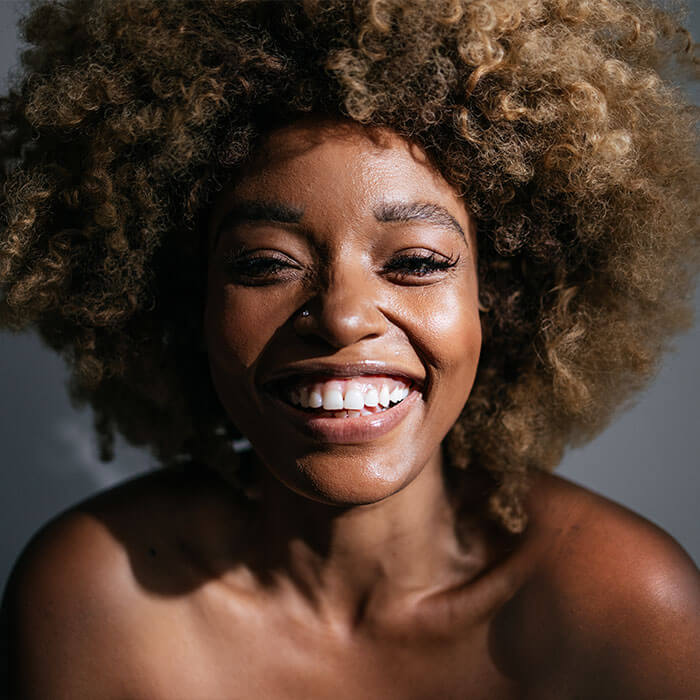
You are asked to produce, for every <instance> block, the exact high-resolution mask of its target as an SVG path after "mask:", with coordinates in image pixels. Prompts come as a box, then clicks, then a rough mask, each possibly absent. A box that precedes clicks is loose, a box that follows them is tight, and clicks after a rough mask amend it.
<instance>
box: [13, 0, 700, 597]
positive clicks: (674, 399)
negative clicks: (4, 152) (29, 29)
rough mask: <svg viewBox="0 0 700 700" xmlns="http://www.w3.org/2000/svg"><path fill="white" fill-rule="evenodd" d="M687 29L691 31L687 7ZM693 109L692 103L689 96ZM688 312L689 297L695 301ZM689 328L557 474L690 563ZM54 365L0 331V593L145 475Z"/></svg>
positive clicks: (693, 486) (16, 6) (699, 535)
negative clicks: (112, 451)
mask: <svg viewBox="0 0 700 700" xmlns="http://www.w3.org/2000/svg"><path fill="white" fill-rule="evenodd" d="M691 3H692V4H693V5H694V8H693V9H694V12H692V14H693V15H694V16H692V17H691V20H690V21H691V27H692V31H693V34H694V36H698V34H699V33H700V31H698V30H699V29H700V7H699V6H698V2H697V0H691ZM24 5H25V1H24V0H0V90H2V91H4V90H5V89H6V85H7V79H6V76H7V73H8V71H9V70H11V69H12V68H14V67H16V65H17V53H18V50H19V39H18V37H17V29H16V23H17V18H18V17H19V14H20V11H21V8H22V7H23V6H24ZM695 99H696V101H697V95H695ZM696 309H700V293H698V294H697V295H696ZM699 364H700V329H698V327H697V325H696V327H695V328H694V329H693V331H691V332H690V333H687V334H685V335H684V336H680V337H679V338H678V339H677V342H676V352H675V353H673V354H672V355H670V356H668V357H667V358H666V361H665V364H664V366H663V368H662V370H661V372H660V373H659V375H658V377H657V378H656V380H655V382H654V383H653V384H652V386H651V387H650V388H649V389H648V390H647V391H646V392H645V393H644V394H642V395H641V396H640V397H639V400H638V402H637V404H636V405H635V406H634V407H633V408H632V409H631V410H628V411H627V412H626V413H625V414H623V415H622V416H621V417H620V418H619V419H618V420H617V421H616V422H615V423H614V424H613V425H612V426H611V427H610V428H608V430H606V431H605V432H604V433H603V434H602V435H600V436H599V437H598V438H597V439H596V440H595V441H594V442H593V443H591V444H589V445H588V446H586V447H585V448H583V449H578V450H573V451H571V452H570V453H569V454H568V455H567V456H566V458H565V460H564V462H563V463H562V465H561V466H560V468H559V470H558V473H559V474H561V475H563V476H566V477H568V478H570V479H572V480H573V481H576V482H578V483H580V484H583V485H584V486H586V487H588V488H590V489H592V490H594V491H597V492H599V493H602V494H604V495H605V496H607V497H608V498H611V499H613V500H615V501H618V502H619V503H622V504H624V505H625V506H627V507H628V508H631V509H632V510H634V511H636V512H638V513H640V514H642V515H643V516H644V517H646V518H648V519H649V520H651V521H653V522H654V523H656V524H658V525H659V526H661V527H662V528H664V529H665V530H666V531H667V532H669V533H670V534H671V535H673V537H675V538H676V539H677V540H678V541H679V542H680V543H681V544H682V545H683V546H684V547H685V549H686V550H687V551H688V552H689V553H690V555H691V556H692V557H693V558H694V559H695V561H696V562H700V527H699V526H698V522H699V518H698V494H699V493H700V488H699V487H700V469H699V467H700V459H699V458H698V454H699V453H700V420H698V415H699V412H698V405H699V403H700V400H699V399H698V397H699V396H700V372H699V371H698V368H699ZM65 380H66V372H65V370H64V368H63V365H62V362H61V361H60V360H59V359H58V358H57V357H56V356H54V355H53V354H52V353H51V352H50V351H48V350H47V349H45V348H43V347H42V346H41V344H40V343H39V341H38V340H37V338H36V337H35V336H34V335H33V334H24V335H11V334H8V333H0V445H2V451H1V454H2V457H1V459H2V463H1V464H0V513H1V514H2V516H1V520H0V588H1V587H4V584H5V581H6V577H7V575H8V574H9V571H10V568H11V566H12V563H13V561H14V560H15V558H16V557H17V555H18V554H19V552H20V551H21V549H22V547H23V546H24V545H25V543H26V542H27V540H28V539H29V538H30V537H31V535H32V534H33V533H34V532H35V531H36V530H37V528H39V527H40V526H41V525H42V524H43V523H45V522H46V521H47V520H48V519H49V518H51V517H53V516H54V515H56V514H57V513H59V512H60V511H61V510H63V509H65V508H67V507H68V506H70V505H71V504H73V503H75V502H76V501H79V500H81V499H83V498H85V497H87V496H89V495H90V494H92V493H94V492H95V491H98V490H100V489H104V488H105V487H108V486H110V485H112V484H114V483H116V482H118V481H121V480H123V479H125V478H128V477H130V476H132V475H135V474H138V473H141V472H143V471H145V470H147V469H149V468H150V467H152V466H153V460H152V459H151V458H150V457H149V456H148V455H147V454H145V453H143V452H142V451H140V450H137V449H135V448H132V447H130V446H128V445H125V444H124V443H123V442H118V443H117V459H116V461H115V462H113V463H110V464H102V463H100V462H99V461H98V459H97V455H96V445H95V440H94V438H93V434H92V427H91V418H90V415H89V413H88V412H87V411H81V412H77V411H76V410H74V409H73V408H72V407H71V405H70V403H69V402H68V399H67V397H66V392H65Z"/></svg>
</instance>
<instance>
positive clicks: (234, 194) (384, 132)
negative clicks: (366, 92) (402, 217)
mask: <svg viewBox="0 0 700 700" xmlns="http://www.w3.org/2000/svg"><path fill="white" fill-rule="evenodd" d="M273 194H274V197H275V199H277V200H285V201H286V202H287V203H289V204H295V205H298V206H300V207H302V208H303V209H304V210H305V211H307V212H309V213H310V214H313V213H314V210H315V209H318V212H317V213H319V214H325V213H327V208H328V206H329V205H330V206H334V207H340V208H342V209H343V210H344V211H345V212H346V214H348V215H349V214H350V212H352V211H357V212H358V213H359V212H360V211H364V210H367V209H369V208H371V207H373V206H376V204H377V203H378V201H379V200H381V199H386V198H387V197H388V198H391V199H395V198H398V199H412V200H416V199H423V200H425V199H432V200H437V201H440V202H441V203H443V204H446V203H449V204H450V205H451V206H452V208H457V209H458V210H459V209H461V210H462V211H463V212H464V214H465V215H466V211H465V210H464V205H463V202H462V200H461V198H460V197H459V196H458V195H457V193H456V191H455V190H454V189H453V188H452V187H451V186H450V185H449V184H448V183H447V181H446V180H445V179H444V178H443V177H442V175H441V174H440V172H439V171H438V170H437V168H436V167H434V165H433V164H432V163H431V162H430V159H429V158H428V156H427V155H426V153H425V151H424V150H423V149H422V148H421V147H420V146H418V145H417V144H415V143H412V142H410V141H408V140H406V139H404V138H403V137H401V136H400V135H399V134H397V133H395V132H393V131H391V130H390V129H386V128H377V127H374V128H369V127H365V126H363V125H361V124H357V123H356V122H351V121H349V120H348V121H341V120H332V121H331V120H321V119H317V118H306V119H304V120H301V121H299V122H295V123H294V124H291V125H289V126H285V127H282V128H279V129H275V130H274V131H271V132H270V133H269V134H267V135H266V136H265V138H264V139H263V141H262V142H261V144H260V146H259V147H258V149H257V150H256V152H255V153H254V154H253V156H252V157H251V158H250V159H249V160H248V161H247V162H246V163H244V164H243V165H242V166H241V167H240V168H239V169H238V170H237V171H236V172H235V173H234V174H233V177H232V178H231V181H230V183H229V185H228V186H227V187H226V188H225V189H224V191H223V192H222V193H221V195H220V198H219V200H218V202H217V205H218V206H216V207H215V211H214V212H213V214H214V217H216V213H217V211H219V212H221V211H222V210H223V209H225V208H226V207H227V206H229V205H231V204H233V203H235V201H236V200H239V199H249V198H254V197H255V198H260V197H267V198H269V197H270V196H271V195H273Z"/></svg>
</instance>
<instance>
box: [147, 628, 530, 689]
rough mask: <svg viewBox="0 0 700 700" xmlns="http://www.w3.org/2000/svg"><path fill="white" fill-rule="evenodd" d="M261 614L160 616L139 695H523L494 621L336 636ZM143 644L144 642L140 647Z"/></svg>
mask: <svg viewBox="0 0 700 700" xmlns="http://www.w3.org/2000/svg"><path fill="white" fill-rule="evenodd" d="M267 622H268V623H269V624H266V621H265V620H262V619H261V620H259V621H257V623H253V624H250V625H239V626H238V627H237V629H236V630H235V631H234V630H228V631H226V630H224V631H222V630H221V628H219V627H218V626H217V625H209V626H208V627H207V628H206V629H204V628H198V627H197V626H196V625H195V626H191V625H182V626H179V628H178V626H177V625H176V626H174V627H172V628H170V629H168V628H167V627H163V626H162V625H161V626H160V630H159V634H158V635H157V637H158V638H156V637H155V636H154V638H153V639H151V640H149V645H148V651H147V653H145V654H144V655H143V656H142V657H141V658H142V662H141V664H142V666H141V668H142V673H141V674H140V677H141V678H142V679H144V680H146V679H147V682H145V683H143V684H142V685H140V686H139V688H140V689H139V691H138V692H140V693H141V694H140V695H136V697H139V698H143V700H151V699H152V700H159V699H160V698H168V699H169V700H174V699H176V698H183V699H184V698H187V699H188V700H199V699H200V698H201V700H216V699H217V698H222V700H223V699H224V698H225V699H227V700H236V699H238V698H241V699H243V698H246V699H248V698H253V697H254V698H259V699H260V700H266V699H267V698H270V699H275V700H297V699H299V700H302V699H303V700H315V699H317V698H318V699H319V700H320V699H321V698H323V699H324V700H327V699H328V698H333V699H334V700H355V699H359V698H386V699H387V700H392V699H393V698H396V699H397V700H399V699H400V700H429V699H430V700H433V699H434V698H445V699H446V700H447V699H449V698H455V699H456V698H471V699H473V700H478V699H480V698H484V700H486V699H488V700H499V699H502V700H511V699H514V698H521V697H523V696H522V695H521V694H518V685H517V683H514V682H513V681H512V679H509V678H508V677H507V676H506V675H505V674H504V673H503V672H502V671H501V670H500V669H499V667H498V664H497V661H496V660H495V659H494V657H493V654H492V650H491V649H490V643H491V640H490V631H491V628H490V625H489V624H483V625H480V626H478V627H475V628H473V629H472V630H470V632H469V633H468V634H465V635H462V636H461V637H455V638H452V639H449V638H444V639H428V640H425V639H424V640H416V639H406V640H404V641H403V642H402V641H401V640H392V641H391V642H387V641H384V642H382V641H377V640H359V641H356V642H349V641H347V640H345V641H339V640H338V639H335V638H333V637H332V636H328V635H323V634H322V633H321V634H316V635H314V632H313V630H311V629H304V628H303V627H297V628H295V627H293V626H286V627H282V626H280V625H279V624H277V623H275V622H274V621H267ZM143 651H145V649H142V652H143Z"/></svg>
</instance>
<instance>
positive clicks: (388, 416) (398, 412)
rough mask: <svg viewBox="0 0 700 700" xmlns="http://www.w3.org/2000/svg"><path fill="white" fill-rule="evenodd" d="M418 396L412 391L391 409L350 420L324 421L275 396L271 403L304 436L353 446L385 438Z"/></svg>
mask: <svg viewBox="0 0 700 700" xmlns="http://www.w3.org/2000/svg"><path fill="white" fill-rule="evenodd" d="M420 396H421V394H420V392H419V391H416V390H415V389H414V390H412V391H411V392H410V393H409V395H408V396H407V397H406V398H405V399H404V400H403V401H402V402H401V403H399V404H396V406H393V407H392V408H387V409H386V410H385V411H382V412H381V413H374V414H372V415H370V416H356V417H353V418H326V417H324V416H322V415H321V416H320V415H318V414H317V413H309V412H307V411H302V410H301V409H298V408H295V407H294V406H292V405H290V404H288V403H285V402H284V401H282V400H281V399H278V398H277V397H276V396H273V397H272V400H273V401H274V403H275V405H276V406H278V407H280V408H281V410H282V411H283V412H284V413H285V415H286V416H287V417H288V418H289V420H290V421H291V422H292V423H293V424H294V425H295V426H296V427H298V428H299V430H300V431H301V432H302V433H304V434H305V435H308V436H309V437H311V438H314V439H315V440H319V441H321V442H334V443H345V444H352V443H358V442H369V441H370V440H375V439H376V438H379V437H382V436H383V435H386V434H387V433H388V432H390V431H391V430H393V429H394V428H395V427H396V426H397V425H398V424H399V423H400V422H401V421H402V420H403V419H404V418H405V417H406V415H407V414H408V412H409V411H410V410H411V408H413V406H414V405H415V404H416V403H417V402H418V400H419V399H420Z"/></svg>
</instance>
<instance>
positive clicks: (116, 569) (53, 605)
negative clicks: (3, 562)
mask: <svg viewBox="0 0 700 700" xmlns="http://www.w3.org/2000/svg"><path fill="white" fill-rule="evenodd" d="M124 558H125V553H124V551H123V550H121V549H120V548H119V547H118V546H117V543H116V542H115V541H114V540H113V538H112V537H111V536H110V534H109V533H108V531H106V529H105V528H104V527H103V526H102V525H101V524H100V523H99V521H97V520H96V519H94V518H93V517H92V516H90V515H89V514H86V513H84V512H80V511H77V510H73V511H70V512H67V513H64V514H63V515H61V516H59V517H57V518H55V519H54V520H53V521H51V522H50V523H48V524H47V525H45V526H44V527H43V528H42V529H41V530H40V531H39V532H38V533H37V534H36V535H35V536H34V537H33V538H32V540H31V542H30V543H29V544H28V545H27V547H26V548H25V550H24V551H23V552H22V554H21V556H20V558H19V559H18V561H17V563H16V564H15V567H14V569H13V571H12V574H11V576H10V579H9V582H8V584H7V587H6V590H5V595H4V600H3V609H4V615H5V616H6V619H7V634H8V637H9V645H8V646H9V648H10V653H11V654H12V658H11V659H10V670H11V672H12V674H13V676H14V677H13V678H12V679H11V683H12V687H13V688H15V692H17V694H18V696H21V697H27V698H34V697H36V698H40V697H75V698H82V697H88V695H89V692H90V688H92V692H94V691H95V689H96V688H100V690H101V691H102V692H103V693H104V694H105V696H106V697H109V695H108V694H107V687H108V685H102V684H108V683H109V679H108V678H107V676H108V674H109V670H108V669H109V667H110V666H109V664H106V663H105V662H106V661H107V659H106V658H105V657H104V654H106V653H107V649H106V645H105V643H104V641H105V638H106V635H108V634H109V635H114V632H115V630H114V629H110V626H111V627H114V620H116V619H117V618H118V615H119V609H120V606H122V605H123V603H124V595H123V592H124V591H125V590H127V589H128V588H129V587H130V582H129V581H128V578H127V573H126V572H127V571H128V566H127V565H125V561H124ZM106 612H109V614H105V613H106ZM110 617H111V618H112V619H111V620H110ZM87 652H89V653H87ZM78 659H79V660H80V661H79V662H78V661H77V660H78ZM102 664H104V666H103V667H102V668H100V669H98V668H96V667H97V666H99V665H102ZM98 671H99V672H98ZM95 678H100V679H101V680H100V683H101V685H99V686H95V685H94V683H93V681H94V679H95ZM8 682H9V681H8ZM12 697H14V695H12Z"/></svg>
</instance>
